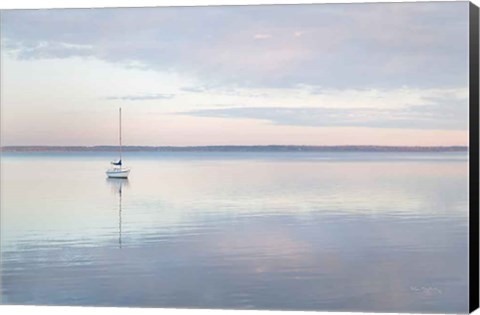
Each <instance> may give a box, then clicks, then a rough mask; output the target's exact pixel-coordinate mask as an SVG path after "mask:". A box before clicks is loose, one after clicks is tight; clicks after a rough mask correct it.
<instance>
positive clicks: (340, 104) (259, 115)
mask: <svg viewBox="0 0 480 315" xmlns="http://www.w3.org/2000/svg"><path fill="white" fill-rule="evenodd" d="M324 93H325V95H323V97H322V96H321V97H320V98H316V97H313V98H312V97H310V98H309V101H308V102H307V101H303V102H302V101H301V100H300V99H299V100H298V103H297V104H295V103H292V104H295V105H290V106H286V105H284V104H282V105H281V106H272V105H270V104H268V106H267V104H265V105H263V106H252V105H251V104H249V105H247V106H245V105H244V106H230V107H224V108H212V107H210V108H208V109H200V110H190V111H187V112H181V113H180V114H182V115H190V116H199V117H219V118H229V119H258V120H263V121H268V122H270V123H272V124H276V125H290V126H311V127H373V128H405V129H439V130H440V129H443V130H467V129H468V93H467V92H466V91H465V90H425V91H423V90H420V91H419V90H407V89H401V90H391V91H375V90H374V91H344V92H342V91H336V92H335V93H334V92H333V91H326V92H324ZM313 95H314V94H313ZM307 99H308V98H304V100H307ZM322 100H323V102H322ZM279 101H280V100H279ZM290 101H292V102H293V99H291V100H290ZM315 101H317V102H318V103H317V104H316V105H315V104H314V103H313V102H315ZM261 103H262V100H261V99H260V100H259V101H258V103H257V104H261ZM306 105H308V106H306Z"/></svg>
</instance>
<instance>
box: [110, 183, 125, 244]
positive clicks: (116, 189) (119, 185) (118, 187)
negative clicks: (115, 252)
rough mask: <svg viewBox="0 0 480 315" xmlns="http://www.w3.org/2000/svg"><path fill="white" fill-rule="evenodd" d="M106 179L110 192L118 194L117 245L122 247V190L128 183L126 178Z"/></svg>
mask: <svg viewBox="0 0 480 315" xmlns="http://www.w3.org/2000/svg"><path fill="white" fill-rule="evenodd" d="M106 181H107V183H108V184H109V185H110V187H111V188H112V192H113V193H114V194H118V246H119V248H122V190H123V187H128V186H129V185H130V183H129V182H128V178H107V179H106Z"/></svg>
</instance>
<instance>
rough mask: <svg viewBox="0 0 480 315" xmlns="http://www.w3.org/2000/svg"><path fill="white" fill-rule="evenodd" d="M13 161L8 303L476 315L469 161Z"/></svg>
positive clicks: (263, 156) (227, 157) (5, 206)
mask: <svg viewBox="0 0 480 315" xmlns="http://www.w3.org/2000/svg"><path fill="white" fill-rule="evenodd" d="M114 158H115V156H113V155H112V154H111V153H88V152H84V153H4V154H3V155H2V160H1V163H2V173H1V210H2V212H1V219H2V220H1V246H2V256H1V262H2V265H1V272H2V273H1V298H2V303H4V304H47V305H97V306H137V307H188V308H236V309H298V310H337V311H350V310H356V311H360V310H361V311H382V312H443V313H448V312H456V313H460V312H467V309H468V261H467V257H468V256H467V255H468V248H467V245H468V236H467V229H468V181H467V180H468V162H467V154H466V153H398V152H396V153H385V152H384V153H358V152H356V153H348V152H338V153H325V152H322V153H313V152H310V153H302V152H291V153H268V152H263V153H248V152H243V153H233V152H231V153H210V152H209V153H207V152H198V153H195V152H185V153H140V152H138V153H127V154H126V157H125V161H126V162H127V163H128V164H129V165H130V166H131V167H132V172H131V175H130V178H129V180H107V179H106V178H105V175H104V171H105V168H106V167H107V166H108V161H110V160H113V159H114Z"/></svg>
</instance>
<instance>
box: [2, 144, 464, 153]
mask: <svg viewBox="0 0 480 315" xmlns="http://www.w3.org/2000/svg"><path fill="white" fill-rule="evenodd" d="M118 149H119V147H118V146H104V145H100V146H3V147H1V152H114V151H118ZM122 150H123V151H124V152H467V151H468V147H467V146H428V147H423V146H376V145H343V146H310V145H305V146H304V145H225V146H224V145H218V146H123V148H122Z"/></svg>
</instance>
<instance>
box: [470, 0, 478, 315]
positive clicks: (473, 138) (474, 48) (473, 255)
mask: <svg viewBox="0 0 480 315" xmlns="http://www.w3.org/2000/svg"><path fill="white" fill-rule="evenodd" d="M469 36H470V38H469V51H470V53H469V58H470V60H469V67H470V69H469V70H470V71H469V103H470V117H469V119H470V124H469V126H470V137H469V142H470V144H469V167H470V168H469V169H470V176H469V186H470V215H469V221H470V222H469V278H470V279H469V311H470V312H473V311H475V310H476V309H477V308H478V307H479V305H478V304H479V92H478V90H479V87H478V84H479V62H478V58H479V38H478V36H479V9H478V7H477V6H476V5H475V4H473V3H472V2H470V6H469Z"/></svg>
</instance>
